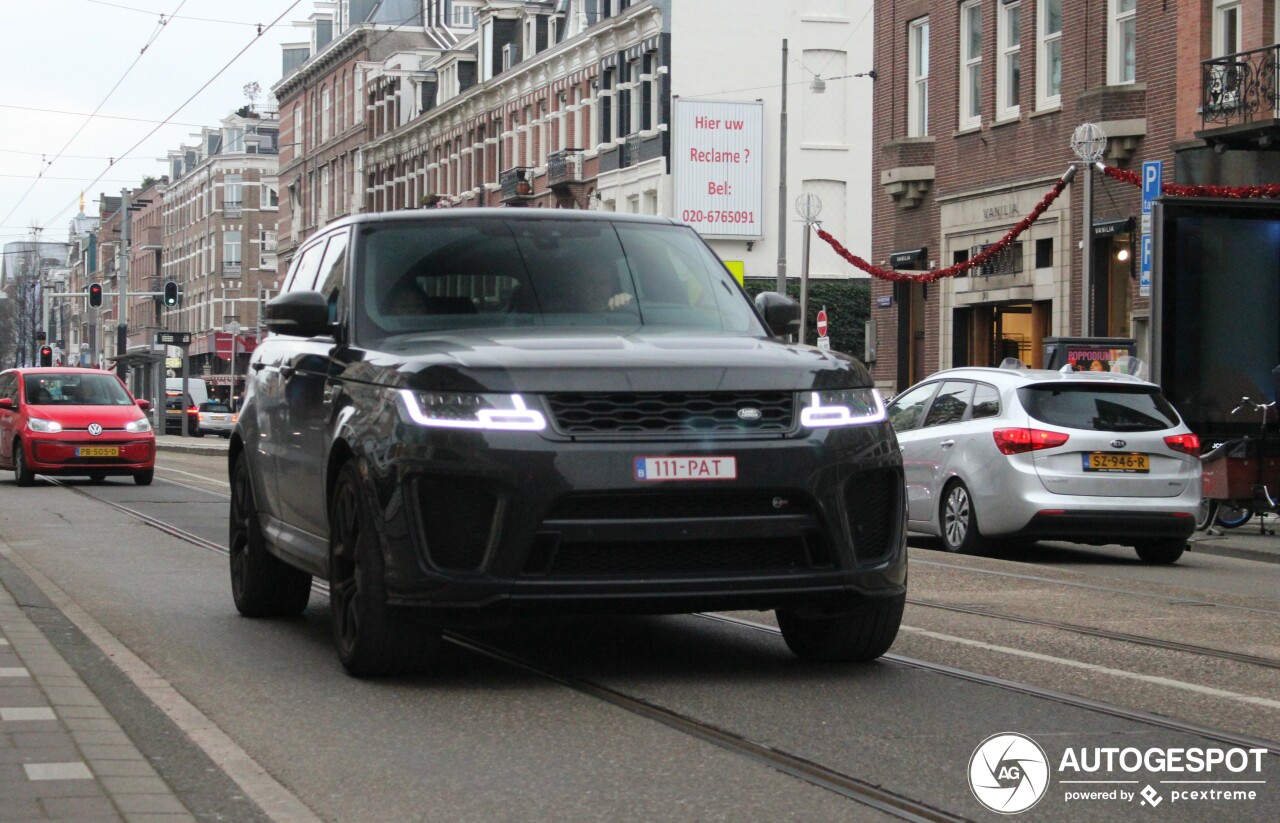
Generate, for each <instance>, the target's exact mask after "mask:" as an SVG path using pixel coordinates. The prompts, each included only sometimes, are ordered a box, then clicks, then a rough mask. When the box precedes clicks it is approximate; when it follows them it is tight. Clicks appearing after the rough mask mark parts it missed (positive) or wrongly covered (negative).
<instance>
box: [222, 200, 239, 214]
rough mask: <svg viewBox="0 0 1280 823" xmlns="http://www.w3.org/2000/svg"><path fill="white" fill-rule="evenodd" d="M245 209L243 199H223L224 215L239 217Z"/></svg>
mask: <svg viewBox="0 0 1280 823" xmlns="http://www.w3.org/2000/svg"><path fill="white" fill-rule="evenodd" d="M243 211H244V201H242V200H223V201H222V216H223V217H239V216H240V215H241V213H242V212H243Z"/></svg>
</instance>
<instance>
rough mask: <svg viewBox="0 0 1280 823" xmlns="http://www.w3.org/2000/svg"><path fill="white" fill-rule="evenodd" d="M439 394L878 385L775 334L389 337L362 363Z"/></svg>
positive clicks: (856, 367)
mask: <svg viewBox="0 0 1280 823" xmlns="http://www.w3.org/2000/svg"><path fill="white" fill-rule="evenodd" d="M361 365H367V366H369V367H372V368H371V369H370V371H369V374H370V377H371V378H373V379H372V380H371V382H379V383H392V381H394V383H393V384H394V385H396V386H398V387H404V388H414V389H423V390H436V391H450V390H454V391H476V390H487V391H526V392H547V391H759V390H779V391H803V390H807V389H814V388H855V387H866V386H871V385H873V383H872V381H871V377H870V375H869V374H868V372H867V370H866V368H865V367H864V366H863V365H862V364H861V363H859V362H858V361H856V360H854V359H853V358H851V357H848V356H846V355H843V354H840V353H837V352H830V351H823V350H821V349H817V348H813V347H811V346H800V345H793V344H786V343H779V342H777V341H775V340H770V339H767V338H754V337H738V336H731V335H722V334H715V335H708V334H683V333H678V332H675V333H672V332H666V333H655V332H642V333H632V334H623V335H620V334H617V333H609V332H608V331H607V330H603V331H602V330H597V329H592V330H589V331H582V332H578V331H572V330H571V331H566V330H564V329H554V330H550V329H549V330H541V331H539V332H538V333H534V334H527V333H522V334H518V335H515V334H510V333H509V332H506V333H492V332H490V333H480V332H467V333H457V334H449V335H447V336H446V335H441V334H438V333H437V334H432V335H430V336H423V335H417V336H413V337H405V338H400V339H393V340H389V341H387V344H386V346H385V349H384V350H383V351H381V352H377V353H369V354H368V356H367V359H366V360H365V362H364V363H363V364H360V365H356V366H355V367H354V368H353V371H352V373H350V374H349V376H351V377H356V378H358V376H359V375H358V373H359V371H360V370H361V368H360V366H361Z"/></svg>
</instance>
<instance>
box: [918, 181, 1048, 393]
mask: <svg viewBox="0 0 1280 823" xmlns="http://www.w3.org/2000/svg"><path fill="white" fill-rule="evenodd" d="M1046 187H1047V183H1046V181H1043V180H1036V181H1028V182H1026V183H1024V184H1021V186H1020V187H1019V188H1013V189H1010V188H1008V187H1005V188H1002V189H1000V190H998V191H993V190H984V191H982V192H978V193H971V194H966V195H957V196H953V197H948V198H939V202H940V203H941V206H942V209H941V228H942V237H943V249H942V251H943V260H944V261H945V262H946V264H947V265H953V264H956V263H963V262H965V261H967V260H970V259H973V258H975V257H977V256H978V255H979V254H981V253H982V252H983V251H985V250H986V249H987V248H988V247H989V246H991V245H992V244H993V243H995V242H996V241H997V240H999V239H1000V238H1001V237H1003V236H1004V235H1005V234H1006V233H1007V232H1009V230H1010V229H1011V228H1013V227H1014V226H1015V225H1016V224H1018V223H1019V221H1021V220H1023V218H1024V217H1026V215H1028V214H1030V213H1031V211H1032V209H1034V208H1035V207H1036V205H1037V204H1038V203H1039V202H1040V201H1041V199H1042V198H1043V197H1044V192H1045V188H1046ZM1070 229H1071V219H1070V212H1069V211H1068V208H1067V204H1066V203H1061V202H1055V203H1054V204H1053V205H1051V206H1050V207H1049V208H1048V209H1047V210H1046V211H1045V212H1044V213H1043V215H1041V216H1040V218H1039V219H1038V220H1036V221H1035V222H1034V223H1032V224H1031V225H1030V226H1029V227H1028V228H1027V230H1026V231H1025V232H1023V233H1022V234H1021V235H1020V236H1019V237H1018V238H1017V239H1016V240H1015V241H1014V242H1012V243H1010V244H1009V245H1008V246H1007V247H1006V248H1004V249H1003V251H1001V252H1000V253H998V254H995V255H994V256H992V257H991V258H989V259H988V260H987V261H986V262H985V263H983V264H982V265H981V266H977V267H975V268H973V269H970V270H968V271H967V272H965V273H964V274H962V275H961V276H959V277H951V278H947V279H946V280H945V281H942V282H941V283H940V284H939V285H940V287H941V295H940V300H941V306H940V315H941V317H940V321H941V322H940V327H941V332H940V336H941V340H940V343H941V345H940V347H939V356H940V359H941V360H942V362H941V364H940V365H941V367H942V368H950V367H957V366H999V365H1000V364H1001V363H1002V362H1003V361H1004V360H1006V359H1008V358H1016V359H1018V360H1021V361H1022V362H1023V363H1025V364H1026V365H1028V366H1030V367H1032V368H1041V367H1043V366H1044V362H1043V361H1044V340H1045V338H1046V337H1052V336H1054V335H1064V334H1067V333H1069V331H1070V323H1071V316H1070V305H1071V301H1070V296H1071V253H1070V249H1071V243H1070Z"/></svg>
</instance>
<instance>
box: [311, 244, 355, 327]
mask: <svg viewBox="0 0 1280 823" xmlns="http://www.w3.org/2000/svg"><path fill="white" fill-rule="evenodd" d="M347 237H348V234H347V232H345V231H344V232H340V233H338V234H335V235H334V236H333V237H332V238H330V240H329V247H328V248H327V249H325V253H324V262H322V263H321V264H320V275H319V276H318V277H317V278H316V286H315V289H316V291H318V292H320V293H321V294H323V295H324V296H325V299H326V300H328V301H329V320H330V322H332V321H335V320H337V319H338V298H339V296H340V295H341V294H342V278H343V275H344V274H345V273H346V270H347Z"/></svg>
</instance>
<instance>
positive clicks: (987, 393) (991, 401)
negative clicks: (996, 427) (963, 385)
mask: <svg viewBox="0 0 1280 823" xmlns="http://www.w3.org/2000/svg"><path fill="white" fill-rule="evenodd" d="M999 416H1000V392H999V391H997V390H996V387H995V386H991V385H988V384H986V383H978V384H977V388H975V389H974V392H973V417H972V419H973V420H978V419H980V418H983V417H999Z"/></svg>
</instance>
